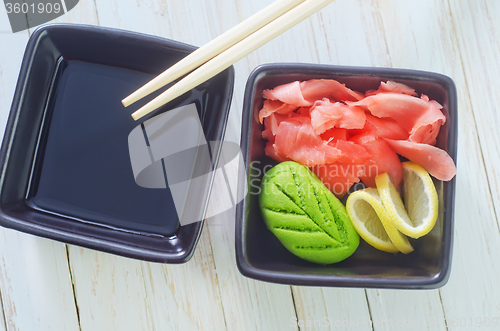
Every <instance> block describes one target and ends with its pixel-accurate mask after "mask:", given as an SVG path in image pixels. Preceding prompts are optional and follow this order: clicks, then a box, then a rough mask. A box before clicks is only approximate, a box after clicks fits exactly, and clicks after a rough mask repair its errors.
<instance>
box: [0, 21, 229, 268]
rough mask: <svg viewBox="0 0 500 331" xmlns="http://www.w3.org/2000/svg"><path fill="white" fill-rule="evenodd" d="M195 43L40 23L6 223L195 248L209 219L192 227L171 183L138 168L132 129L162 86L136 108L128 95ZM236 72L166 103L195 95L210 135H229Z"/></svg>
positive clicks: (3, 215) (160, 256)
mask: <svg viewBox="0 0 500 331" xmlns="http://www.w3.org/2000/svg"><path fill="white" fill-rule="evenodd" d="M194 49H195V48H194V47H193V46H189V45H186V44H181V43H178V42H175V41H171V40H166V39H162V38H158V37H153V36H148V35H142V34H137V33H132V32H126V31H120V30H115V29H109V28H102V27H93V26H80V25H47V26H44V27H42V28H40V29H38V30H36V31H35V32H34V33H33V35H32V36H31V39H30V40H29V42H28V44H27V47H26V52H25V55H24V59H23V62H22V67H21V70H20V74H19V80H18V83H17V88H16V91H15V95H14V100H13V103H12V108H11V112H10V116H9V120H8V123H7V127H6V131H5V136H4V140H3V144H2V149H1V151H0V165H1V167H2V168H1V171H2V172H1V178H0V225H2V226H4V227H8V228H12V229H16V230H19V231H23V232H27V233H31V234H34V235H38V236H42V237H46V238H51V239H55V240H59V241H62V242H66V243H70V244H75V245H80V246H84V247H89V248H93V249H97V250H101V251H105V252H110V253H114V254H119V255H123V256H127V257H132V258H137V259H142V260H148V261H156V262H166V263H182V262H186V261H187V260H189V258H190V257H191V256H192V254H193V251H194V247H195V246H196V243H197V241H198V238H199V235H200V233H201V229H202V224H203V221H200V222H197V223H192V224H189V225H186V226H182V227H180V226H179V220H178V218H177V214H176V212H175V208H174V205H173V202H172V197H171V194H170V191H169V189H168V188H167V189H147V188H142V187H139V186H138V185H137V184H136V183H135V181H134V177H133V174H132V169H131V163H130V158H129V150H128V135H129V133H130V132H131V130H132V129H133V128H135V127H136V126H137V125H140V122H135V121H134V120H133V119H132V118H131V117H130V114H131V113H132V112H133V111H135V110H137V109H138V108H139V107H140V106H141V105H144V104H145V102H147V101H148V100H151V98H153V97H154V96H151V97H149V98H147V100H143V101H141V102H138V103H137V104H134V105H132V106H131V107H128V108H124V107H123V106H122V105H121V103H120V100H121V99H123V98H124V97H125V96H127V95H128V94H130V93H131V92H133V91H135V90H136V89H137V88H139V87H140V86H142V85H143V84H145V83H146V82H147V81H149V80H150V79H151V78H153V77H154V76H155V75H157V74H159V73H160V72H162V71H163V70H165V69H166V68H167V67H169V66H171V65H172V64H174V63H175V62H177V61H179V60H180V59H181V58H183V57H184V56H186V55H187V54H188V53H189V52H191V51H193V50H194ZM233 81H234V70H233V68H232V67H231V68H229V69H227V70H226V71H224V72H222V73H220V74H219V75H217V76H216V77H214V78H212V79H211V80H209V81H207V82H205V83H203V84H201V85H199V86H198V87H196V88H195V89H193V90H191V91H190V92H188V93H185V94H184V95H182V96H180V97H179V98H177V99H175V100H173V101H172V102H171V103H169V104H168V105H167V106H165V107H163V108H161V109H159V110H158V111H157V112H156V114H158V113H160V112H162V111H166V110H167V108H168V109H173V108H177V107H179V106H183V105H187V104H192V103H194V104H195V105H196V108H197V111H198V114H199V116H200V121H201V123H202V127H203V130H204V133H205V138H206V140H207V141H222V140H223V137H224V132H225V127H226V122H227V117H228V113H229V106H230V102H231V96H232V90H233ZM158 93H159V92H157V93H156V94H155V95H157V94H158ZM149 117H151V116H149ZM145 139H146V141H147V138H145ZM219 153H220V150H217V148H214V150H212V156H213V160H212V161H213V162H214V163H216V162H217V160H218V155H219ZM207 185H208V184H207ZM207 187H208V186H207Z"/></svg>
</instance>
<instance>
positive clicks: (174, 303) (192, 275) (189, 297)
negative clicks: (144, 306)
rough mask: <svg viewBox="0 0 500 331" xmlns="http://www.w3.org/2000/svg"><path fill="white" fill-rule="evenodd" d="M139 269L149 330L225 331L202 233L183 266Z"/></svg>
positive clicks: (209, 253) (149, 265)
mask: <svg viewBox="0 0 500 331" xmlns="http://www.w3.org/2000/svg"><path fill="white" fill-rule="evenodd" d="M142 268H143V272H144V286H145V288H146V293H147V297H148V305H149V307H148V309H149V311H150V316H151V321H152V329H153V330H227V328H226V324H225V319H224V310H223V306H222V304H221V300H222V299H221V296H220V292H219V281H218V275H217V273H216V269H215V265H214V261H213V257H212V249H211V246H210V239H209V237H208V233H207V232H206V231H203V232H202V235H201V238H200V241H199V242H198V246H197V248H196V251H195V253H194V256H193V257H192V259H191V261H189V262H188V263H187V264H184V265H164V264H158V263H146V262H142Z"/></svg>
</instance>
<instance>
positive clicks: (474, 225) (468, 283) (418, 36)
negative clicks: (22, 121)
mask: <svg viewBox="0 0 500 331" xmlns="http://www.w3.org/2000/svg"><path fill="white" fill-rule="evenodd" d="M379 4H380V12H381V13H382V17H383V24H384V28H385V35H386V40H387V42H388V47H387V48H388V50H389V55H390V59H391V63H392V65H393V66H395V67H408V68H415V69H425V70H430V71H437V72H441V73H444V74H447V75H449V76H450V77H452V78H453V79H454V81H455V83H456V85H457V89H458V92H459V114H458V116H459V142H458V144H459V153H458V175H457V190H456V192H457V196H456V209H455V245H454V252H455V253H454V258H453V263H452V265H453V267H452V273H451V277H450V281H449V283H448V284H447V285H446V286H445V287H444V288H443V289H441V290H440V292H439V293H440V296H438V295H437V294H433V295H432V297H433V301H436V300H437V299H438V298H439V297H440V298H441V300H442V306H443V310H444V315H441V312H439V309H437V308H436V309H437V311H436V310H434V309H431V307H438V305H436V304H434V302H433V301H430V303H431V307H429V306H427V307H425V308H423V307H421V308H420V309H421V310H420V312H417V316H418V315H420V316H425V315H428V316H429V317H428V318H427V319H428V320H435V319H436V318H437V320H438V321H439V326H440V327H441V328H444V327H445V321H444V319H445V318H446V322H447V327H448V328H449V329H458V328H459V327H456V326H454V325H452V324H451V323H450V321H452V320H453V319H454V318H458V319H460V318H462V317H464V318H469V317H472V318H485V317H489V318H492V317H495V316H499V315H500V312H499V307H500V305H499V302H498V300H499V299H498V297H497V296H495V295H490V294H491V293H500V288H499V285H498V282H497V281H496V279H497V278H498V277H497V276H496V275H498V273H499V272H500V270H499V268H500V265H499V263H497V262H498V261H499V255H498V251H499V249H500V247H499V245H500V238H499V232H498V227H497V224H496V218H495V211H494V209H493V207H492V198H491V194H490V190H489V188H488V178H487V176H486V173H485V168H484V167H485V164H484V162H483V157H482V155H481V147H482V146H481V145H480V144H479V141H478V139H477V135H478V131H477V129H476V126H475V123H476V122H477V120H478V118H483V116H484V117H485V118H488V116H485V115H486V114H485V111H487V110H485V108H483V107H480V108H477V110H476V111H474V113H475V114H476V116H474V115H475V114H474V113H473V110H474V104H471V100H470V98H469V93H468V91H469V86H470V84H471V83H470V82H466V81H465V77H464V71H463V70H464V68H466V67H468V66H470V65H471V64H472V63H473V61H472V60H471V59H466V58H465V57H463V55H461V53H460V52H459V49H458V44H457V37H456V35H455V32H454V31H453V29H452V25H451V22H450V19H451V18H450V15H449V13H450V11H451V12H454V11H456V10H457V6H458V2H452V5H451V8H450V7H448V5H447V2H446V1H445V2H443V3H441V2H437V1H420V2H419V3H418V4H417V3H413V2H401V1H389V0H387V1H380V2H379ZM461 4H465V3H464V2H461ZM453 17H454V16H453ZM457 19H459V16H457ZM460 24H463V20H460ZM460 38H463V37H460ZM466 40H469V39H468V38H467V39H466ZM483 65H484V64H483ZM493 94H494V93H493ZM490 96H491V94H488V95H483V98H485V99H489V98H490ZM478 106H479V105H478ZM490 120H491V118H490ZM483 148H484V147H483ZM483 154H484V153H483ZM491 154H496V152H495V150H492V153H491ZM496 155H497V154H496ZM472 220H476V221H475V222H472ZM458 293H460V297H461V299H460V300H457V295H458ZM373 296H374V295H373ZM413 298H414V295H411V296H409V295H407V297H406V299H405V298H404V297H401V299H400V300H399V301H400V302H405V301H406V302H411V301H412V300H413ZM430 299H431V298H429V300H430ZM370 303H372V301H371V300H370ZM422 310H425V311H427V314H424V311H422Z"/></svg>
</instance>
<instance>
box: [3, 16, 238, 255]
mask: <svg viewBox="0 0 500 331" xmlns="http://www.w3.org/2000/svg"><path fill="white" fill-rule="evenodd" d="M51 30H67V31H79V32H83V33H90V34H94V35H96V36H97V35H105V36H108V37H112V38H116V39H126V40H129V41H130V40H131V41H137V42H141V43H144V42H148V43H153V44H155V46H156V47H158V48H168V49H173V50H178V51H181V52H186V53H187V52H192V51H193V50H195V49H196V46H193V45H189V44H186V43H182V42H179V41H175V40H171V39H167V38H162V37H158V36H154V35H148V34H143V33H139V32H134V31H127V30H122V29H117V28H110V27H103V26H94V25H86V24H68V23H50V24H45V25H42V26H40V27H38V28H37V29H36V30H35V31H34V32H33V33H32V35H31V37H30V38H29V40H28V43H27V45H26V48H25V52H24V55H23V60H22V62H21V67H20V70H19V75H18V80H17V84H16V88H15V91H14V96H13V101H12V104H11V108H10V112H9V117H8V119H7V123H6V127H5V130H4V138H3V141H2V145H1V149H0V167H1V168H0V196H1V195H2V193H3V186H4V179H5V178H4V177H5V175H6V171H7V167H8V164H9V161H10V154H11V145H12V141H13V138H14V135H15V132H16V122H17V117H18V115H19V113H20V112H21V108H22V102H23V100H24V98H25V95H24V89H25V86H26V83H27V81H28V79H29V75H30V72H31V66H32V63H33V58H34V55H35V51H36V49H37V47H38V43H39V40H40V38H41V37H42V36H43V35H44V34H45V33H47V31H51ZM227 71H228V80H227V83H226V85H225V90H224V92H223V93H224V94H223V95H224V98H223V100H222V102H221V109H223V110H224V113H223V116H222V120H221V122H222V127H221V128H220V129H219V135H220V137H218V138H220V140H221V141H222V140H223V139H224V136H225V132H226V128H227V121H228V118H229V110H230V106H231V101H232V95H233V89H234V66H231V67H229V68H228V69H227ZM148 118H149V117H148ZM213 157H214V160H215V162H216V163H218V162H219V157H220V151H218V152H217V153H214V154H213ZM212 186H213V185H212V184H211V185H210V189H211V187H212ZM37 213H41V212H39V211H38V212H37ZM203 224H204V220H202V221H200V222H197V223H193V224H189V225H188V226H191V229H190V231H189V234H188V236H187V238H186V240H185V242H186V244H185V245H184V246H182V247H180V246H179V248H181V251H180V252H166V251H162V250H161V249H150V248H147V247H144V246H138V245H133V243H132V242H127V243H124V242H117V241H113V240H102V239H99V238H95V237H93V236H91V235H89V234H88V233H80V232H72V231H69V229H66V230H61V229H57V228H54V227H50V226H48V225H43V224H35V223H30V222H29V221H26V220H22V219H20V218H16V217H12V216H10V215H8V214H6V213H5V210H4V209H3V208H2V206H1V204H0V225H1V226H3V227H6V228H11V229H15V230H18V231H21V232H25V233H29V234H33V235H36V236H39V237H44V238H48V239H53V240H56V241H60V242H63V243H68V244H74V245H78V246H82V247H86V248H90V249H94V250H99V251H103V252H108V253H112V254H116V255H121V256H125V257H129V258H133V259H138V260H144V261H151V262H160V263H175V264H177V263H185V262H187V261H189V259H190V258H191V257H192V256H193V254H194V250H195V248H196V245H197V243H198V240H199V238H200V236H201V231H202V228H203ZM87 225H88V224H87ZM91 226H94V227H99V225H96V224H92V225H91ZM179 229H180V227H179ZM114 231H117V230H114ZM179 231H180V230H177V232H176V233H175V234H173V235H172V236H170V237H164V239H165V240H169V241H171V240H175V239H176V238H177V234H178V233H179ZM137 235H139V234H137ZM141 236H143V235H141Z"/></svg>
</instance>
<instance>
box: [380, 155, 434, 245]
mask: <svg viewBox="0 0 500 331" xmlns="http://www.w3.org/2000/svg"><path fill="white" fill-rule="evenodd" d="M375 183H376V184H377V189H378V192H379V194H380V197H381V198H382V203H383V205H384V207H385V210H386V211H387V214H388V215H389V219H390V221H391V222H392V223H393V224H394V226H395V227H396V228H397V229H398V230H399V231H401V232H402V233H404V234H406V235H407V236H409V237H412V238H415V239H417V238H420V237H422V236H424V235H426V234H427V233H429V232H430V231H431V230H432V228H433V227H434V225H435V224H436V221H437V216H438V196H437V192H436V188H435V186H434V183H433V182H432V179H431V177H430V176H429V173H428V172H427V171H425V169H424V168H422V167H421V166H419V165H418V164H416V163H413V162H403V187H404V200H405V204H403V201H402V199H401V196H400V195H399V193H398V191H397V190H396V188H395V187H394V185H393V184H392V183H391V181H390V179H389V176H388V175H387V173H384V174H381V175H378V176H377V177H376V178H375Z"/></svg>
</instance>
